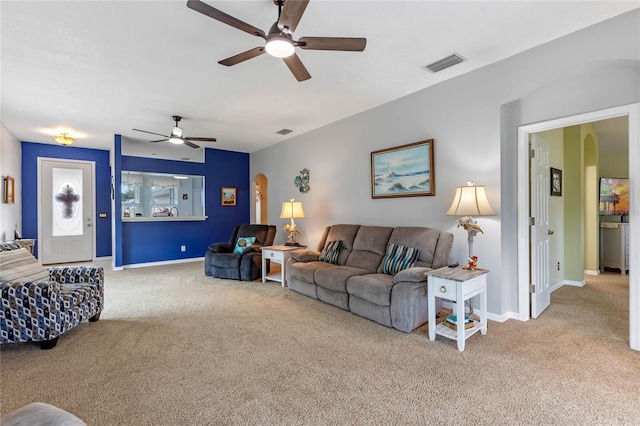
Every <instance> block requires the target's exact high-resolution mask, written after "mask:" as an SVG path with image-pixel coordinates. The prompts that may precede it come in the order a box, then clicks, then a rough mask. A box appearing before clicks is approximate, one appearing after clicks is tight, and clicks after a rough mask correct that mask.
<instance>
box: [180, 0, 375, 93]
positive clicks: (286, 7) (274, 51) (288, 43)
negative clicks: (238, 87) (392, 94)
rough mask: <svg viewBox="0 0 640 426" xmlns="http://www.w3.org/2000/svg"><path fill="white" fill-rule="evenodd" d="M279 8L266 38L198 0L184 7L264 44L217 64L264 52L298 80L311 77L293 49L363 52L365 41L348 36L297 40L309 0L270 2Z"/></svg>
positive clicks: (243, 59)
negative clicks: (297, 31)
mask: <svg viewBox="0 0 640 426" xmlns="http://www.w3.org/2000/svg"><path fill="white" fill-rule="evenodd" d="M273 2H274V4H276V5H277V6H278V20H277V21H276V23H275V24H273V26H272V27H271V29H270V30H269V33H268V35H267V34H265V32H264V31H262V30H261V29H259V28H256V27H254V26H253V25H249V24H247V23H246V22H243V21H241V20H240V19H238V18H235V17H233V16H231V15H227V14H226V13H224V12H222V11H220V10H218V9H216V8H214V7H212V6H209V5H208V4H206V3H203V2H202V1H200V0H188V1H187V7H188V8H189V9H192V10H195V11H196V12H199V13H202V14H203V15H206V16H208V17H210V18H213V19H215V20H216V21H219V22H222V23H223V24H227V25H229V26H232V27H234V28H236V29H238V30H240V31H244V32H246V33H248V34H251V35H253V36H256V37H260V38H262V39H264V40H265V41H266V44H265V46H264V47H262V46H259V47H255V48H253V49H250V50H247V51H246V52H242V53H239V54H237V55H234V56H231V57H229V58H226V59H223V60H221V61H218V63H219V64H220V65H226V66H232V65H237V64H239V63H241V62H244V61H246V60H249V59H251V58H255V57H257V56H260V55H262V54H263V53H264V52H265V51H266V52H267V53H268V54H269V55H271V56H274V57H276V58H282V59H283V60H284V63H285V64H286V65H287V67H288V68H289V71H291V73H292V74H293V76H294V77H295V78H296V80H298V81H304V80H308V79H310V78H311V74H309V71H307V69H306V68H305V66H304V64H303V63H302V61H301V60H300V58H299V57H298V55H296V53H295V48H296V47H299V48H300V49H304V50H337V51H343V52H362V51H363V50H364V48H365V46H366V45H367V39H366V38H351V37H302V38H301V39H300V40H298V41H296V40H294V39H293V32H294V31H295V30H296V27H297V26H298V23H299V22H300V19H301V18H302V14H303V13H304V11H305V9H306V8H307V5H308V4H309V0H273Z"/></svg>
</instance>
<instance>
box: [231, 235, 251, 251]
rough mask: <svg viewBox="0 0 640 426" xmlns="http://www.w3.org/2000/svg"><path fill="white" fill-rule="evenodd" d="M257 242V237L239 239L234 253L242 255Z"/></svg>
mask: <svg viewBox="0 0 640 426" xmlns="http://www.w3.org/2000/svg"><path fill="white" fill-rule="evenodd" d="M255 242H256V237H238V239H237V240H236V248H235V249H233V252H234V253H237V254H242V253H243V252H244V249H246V248H247V247H250V246H252V245H253V243H255Z"/></svg>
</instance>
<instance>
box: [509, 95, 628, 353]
mask: <svg viewBox="0 0 640 426" xmlns="http://www.w3.org/2000/svg"><path fill="white" fill-rule="evenodd" d="M621 116H626V117H627V118H628V132H629V133H628V134H629V188H630V191H631V192H632V194H635V193H637V192H638V189H637V188H639V185H640V146H639V144H638V141H639V140H640V139H639V137H640V104H631V105H626V106H622V107H616V108H610V109H607V110H602V111H596V112H592V113H586V114H581V115H577V116H572V117H565V118H561V119H555V120H550V121H546V122H542V123H536V124H532V125H526V126H521V127H520V128H519V129H518V165H517V168H518V225H517V226H518V244H517V245H518V255H517V257H518V308H519V319H521V320H523V321H526V320H528V319H529V318H530V306H529V285H530V284H531V281H530V276H531V270H532V269H533V268H534V267H536V266H535V265H534V264H533V263H530V262H532V259H531V257H530V256H531V252H530V235H529V232H530V229H529V228H530V226H529V208H530V188H529V139H530V135H531V134H533V133H537V132H541V131H545V130H551V129H558V128H564V127H569V126H575V125H580V124H584V123H590V122H594V121H599V120H605V119H609V118H615V117H621ZM634 191H635V192H634ZM637 198H638V197H633V196H632V197H631V202H630V212H631V214H630V220H629V222H630V223H629V234H630V244H629V263H630V264H632V265H634V264H638V260H639V259H640V223H638V222H637V220H638V217H639V213H640V212H639V211H638V206H639V205H640V204H638V200H637ZM581 207H583V204H582V203H581ZM581 210H584V209H583V208H581ZM583 214H584V213H583ZM583 223H584V222H583ZM582 259H584V257H582ZM584 270H585V269H584V267H583V269H582V272H583V273H584ZM639 276H640V275H639V274H638V271H634V270H633V269H631V270H630V271H629V344H630V347H631V348H632V349H635V350H640V280H639V279H638V277H639Z"/></svg>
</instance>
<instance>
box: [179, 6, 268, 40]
mask: <svg viewBox="0 0 640 426" xmlns="http://www.w3.org/2000/svg"><path fill="white" fill-rule="evenodd" d="M187 7H188V8H189V9H193V10H195V11H196V12H200V13H202V14H203V15H207V16H209V17H210V18H213V19H215V20H216V21H220V22H222V23H224V24H227V25H230V26H232V27H234V28H237V29H239V30H241V31H244V32H245V33H249V34H251V35H254V36H258V37H262V38H266V37H267V36H266V35H265V34H264V31H262V30H261V29H259V28H256V27H254V26H253V25H249V24H247V23H246V22H243V21H241V20H239V19H238V18H234V17H233V16H231V15H227V14H226V13H224V12H222V11H220V10H218V9H216V8H215V7H212V6H209V5H208V4H206V3H203V2H201V1H200V0H189V1H187Z"/></svg>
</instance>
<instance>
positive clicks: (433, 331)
mask: <svg viewBox="0 0 640 426" xmlns="http://www.w3.org/2000/svg"><path fill="white" fill-rule="evenodd" d="M488 272H489V271H488V270H486V269H476V270H474V271H472V270H469V269H464V268H462V267H460V266H458V267H456V268H449V267H447V266H445V267H444V268H440V269H436V270H434V271H430V272H427V273H425V275H426V276H427V291H428V295H427V301H428V302H427V303H428V304H429V340H435V339H436V335H439V336H443V337H446V338H448V339H453V340H456V341H457V342H458V350H459V351H460V352H462V351H464V342H465V340H467V339H468V338H469V337H471V336H472V335H474V334H475V333H477V332H478V331H479V332H480V333H482V334H487V273H488ZM477 295H480V321H474V325H473V327H471V328H465V327H464V324H463V325H462V326H458V327H457V330H452V329H450V328H449V327H447V326H445V325H444V324H442V323H441V324H436V312H435V311H436V297H439V298H441V299H447V300H451V301H452V302H456V309H455V312H454V315H456V316H457V318H458V319H460V318H464V302H465V301H466V300H468V299H471V298H472V297H474V296H477Z"/></svg>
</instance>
